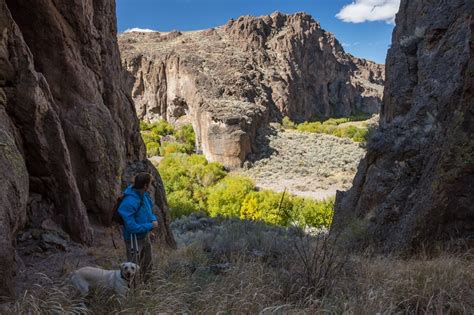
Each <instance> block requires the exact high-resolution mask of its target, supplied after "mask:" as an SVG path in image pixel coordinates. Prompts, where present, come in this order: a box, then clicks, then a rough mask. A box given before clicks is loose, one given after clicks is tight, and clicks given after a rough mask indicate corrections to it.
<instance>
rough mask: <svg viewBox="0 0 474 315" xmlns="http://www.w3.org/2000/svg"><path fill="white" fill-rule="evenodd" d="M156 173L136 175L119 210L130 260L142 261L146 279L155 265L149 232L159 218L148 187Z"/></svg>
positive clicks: (155, 227) (142, 270) (141, 265)
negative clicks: (153, 174)
mask: <svg viewBox="0 0 474 315" xmlns="http://www.w3.org/2000/svg"><path fill="white" fill-rule="evenodd" d="M152 180H153V177H152V176H151V174H149V173H139V174H138V175H136V176H135V179H134V183H133V185H130V186H128V187H127V188H126V189H125V191H124V198H123V200H122V202H121V203H120V206H119V208H118V212H119V214H120V216H121V217H122V219H123V222H124V225H123V238H124V240H125V246H126V250H127V260H128V261H131V262H135V263H138V265H139V266H140V269H141V272H140V274H141V275H142V280H143V281H146V280H147V279H148V278H149V273H150V271H151V269H152V267H153V262H152V252H151V243H150V236H149V233H150V232H151V231H153V230H155V229H157V228H158V220H157V219H156V216H155V214H154V213H153V201H152V200H151V198H150V195H149V194H148V192H147V190H148V188H149V187H150V186H151V184H152Z"/></svg>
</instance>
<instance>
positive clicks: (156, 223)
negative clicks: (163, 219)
mask: <svg viewBox="0 0 474 315" xmlns="http://www.w3.org/2000/svg"><path fill="white" fill-rule="evenodd" d="M151 224H153V230H156V229H158V222H157V221H153V222H151Z"/></svg>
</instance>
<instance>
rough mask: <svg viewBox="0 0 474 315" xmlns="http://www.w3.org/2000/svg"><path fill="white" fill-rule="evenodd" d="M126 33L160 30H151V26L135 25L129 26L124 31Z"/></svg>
mask: <svg viewBox="0 0 474 315" xmlns="http://www.w3.org/2000/svg"><path fill="white" fill-rule="evenodd" d="M123 32H124V33H130V32H142V33H151V32H158V31H155V30H151V29H149V28H139V27H134V28H129V29H126V30H125V31H123Z"/></svg>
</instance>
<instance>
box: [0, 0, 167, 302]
mask: <svg viewBox="0 0 474 315" xmlns="http://www.w3.org/2000/svg"><path fill="white" fill-rule="evenodd" d="M0 36H1V37H0V152H1V154H0V181H1V182H2V189H1V192H0V239H1V240H0V255H1V256H2V259H1V260H0V270H1V271H0V272H1V273H0V296H5V295H9V294H11V293H12V292H11V291H12V287H13V286H12V285H11V280H12V277H13V275H14V271H15V268H16V267H15V251H14V245H15V235H16V233H17V232H18V231H19V230H20V229H21V228H23V227H24V226H25V224H26V223H27V222H28V221H30V222H29V223H30V224H37V222H31V221H32V220H35V219H36V218H44V216H43V215H42V214H39V213H38V209H40V208H41V206H38V204H39V203H44V204H48V205H52V206H51V207H49V206H48V207H47V208H48V209H49V210H48V211H49V212H47V213H46V215H49V216H51V217H52V218H53V219H54V220H55V221H56V223H57V224H59V225H60V226H61V227H62V228H63V229H64V230H65V231H67V232H68V233H69V234H70V235H71V237H72V238H73V239H74V240H75V241H78V242H82V243H86V244H90V243H91V242H92V241H93V235H92V229H91V228H90V222H89V216H93V217H95V219H97V220H99V222H103V223H106V221H107V218H108V217H109V214H110V213H109V212H110V211H111V209H112V205H113V203H114V201H115V199H116V197H117V196H118V194H119V193H120V190H121V180H122V176H123V175H124V174H125V173H126V172H128V169H130V167H131V165H133V164H136V163H137V162H136V161H140V160H142V159H145V154H144V145H143V143H142V140H141V138H140V133H139V130H138V120H137V118H136V114H135V109H134V105H133V101H132V99H131V97H130V95H129V91H130V90H131V86H130V85H127V84H126V82H127V81H126V73H125V72H124V71H123V70H122V67H121V62H120V58H119V50H118V45H117V42H116V21H115V3H114V1H112V0H105V1H95V0H94V1H93V0H90V1H79V0H77V1H76V0H74V1H67V2H57V1H52V0H47V1H41V2H31V1H27V0H0ZM155 176H156V178H157V183H158V184H161V180H160V179H159V175H158V174H157V173H156V171H155ZM161 188H162V187H161ZM157 191H160V189H157ZM155 196H156V202H157V204H158V205H159V206H160V208H161V209H162V211H166V209H167V208H166V200H165V198H164V192H163V191H162V189H161V193H156V194H155ZM29 197H31V198H29ZM43 208H44V207H43ZM27 214H28V215H27ZM164 222H166V221H164ZM168 231H169V230H168V228H167V226H164V227H163V234H167V233H168ZM168 234H169V233H168ZM163 240H165V238H163ZM167 240H168V243H170V244H172V243H173V240H172V236H171V238H170V237H168V238H167ZM164 242H165V241H164Z"/></svg>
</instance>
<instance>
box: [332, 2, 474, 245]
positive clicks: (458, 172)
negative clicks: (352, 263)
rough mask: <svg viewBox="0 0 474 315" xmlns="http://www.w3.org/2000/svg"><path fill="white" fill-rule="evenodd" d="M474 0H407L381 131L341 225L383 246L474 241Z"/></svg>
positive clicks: (341, 208)
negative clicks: (435, 0) (436, 0)
mask: <svg viewBox="0 0 474 315" xmlns="http://www.w3.org/2000/svg"><path fill="white" fill-rule="evenodd" d="M473 13H474V3H473V2H472V1H463V0H452V1H441V2H439V3H438V4H437V5H436V6H435V5H432V4H430V3H427V2H420V1H413V0H402V1H401V6H400V12H399V13H398V15H397V18H396V28H395V31H394V36H393V39H392V45H391V48H390V50H389V53H388V58H387V81H386V84H385V92H384V102H383V105H382V111H381V119H380V120H381V122H380V128H379V129H378V130H377V131H376V132H375V133H374V135H373V136H372V139H371V141H370V142H369V145H368V152H367V155H366V157H365V158H364V159H363V160H362V162H361V164H360V166H359V170H358V173H357V175H356V177H355V179H354V182H353V187H352V188H351V189H350V190H349V191H348V192H345V193H339V194H338V196H337V200H336V208H335V218H334V226H333V229H334V230H343V229H346V231H350V230H351V229H352V228H353V227H354V226H356V227H357V228H356V230H358V232H357V233H356V234H357V235H358V237H359V240H360V241H361V242H362V244H365V245H371V246H372V247H373V248H374V249H375V250H377V251H384V252H390V251H403V252H408V253H410V252H413V251H415V250H416V249H417V248H419V247H421V246H424V247H430V246H436V245H437V243H438V242H443V241H445V240H450V239H452V240H456V239H461V240H462V242H463V244H464V245H465V244H471V246H472V244H473V243H472V242H473V240H474V187H473V185H474V139H473V134H474V119H473V104H474V97H473V91H474V86H473V85H474V41H473V40H474V19H473Z"/></svg>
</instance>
